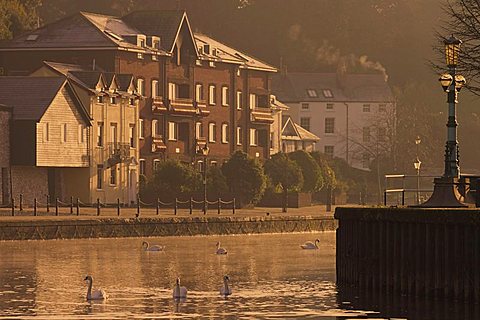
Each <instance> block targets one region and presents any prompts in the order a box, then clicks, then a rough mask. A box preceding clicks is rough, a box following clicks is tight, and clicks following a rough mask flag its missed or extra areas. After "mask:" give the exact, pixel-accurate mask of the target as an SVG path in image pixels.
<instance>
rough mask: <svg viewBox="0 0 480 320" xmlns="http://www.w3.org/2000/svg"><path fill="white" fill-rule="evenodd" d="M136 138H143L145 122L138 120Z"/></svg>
mask: <svg viewBox="0 0 480 320" xmlns="http://www.w3.org/2000/svg"><path fill="white" fill-rule="evenodd" d="M138 138H139V139H144V138H145V122H144V121H143V119H138Z"/></svg>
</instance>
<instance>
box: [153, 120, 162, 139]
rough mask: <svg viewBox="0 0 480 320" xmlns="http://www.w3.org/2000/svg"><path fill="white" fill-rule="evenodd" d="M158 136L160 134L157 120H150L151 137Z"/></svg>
mask: <svg viewBox="0 0 480 320" xmlns="http://www.w3.org/2000/svg"><path fill="white" fill-rule="evenodd" d="M160 136H161V134H160V126H159V125H158V120H157V119H153V120H152V137H154V138H158V137H160Z"/></svg>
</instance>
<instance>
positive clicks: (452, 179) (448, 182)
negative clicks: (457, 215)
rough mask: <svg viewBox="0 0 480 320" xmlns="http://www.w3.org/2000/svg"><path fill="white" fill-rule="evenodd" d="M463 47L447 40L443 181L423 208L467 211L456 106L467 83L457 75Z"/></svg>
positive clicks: (442, 80)
mask: <svg viewBox="0 0 480 320" xmlns="http://www.w3.org/2000/svg"><path fill="white" fill-rule="evenodd" d="M461 44H462V41H461V40H459V39H457V38H456V37H455V36H453V35H452V36H451V37H450V38H448V39H446V40H445V61H446V64H447V66H448V73H445V74H443V75H441V76H440V79H439V81H440V84H441V85H442V88H443V91H445V92H446V93H447V103H448V121H447V143H446V146H445V170H444V173H443V176H442V177H441V178H436V179H435V180H434V190H433V194H432V196H431V197H430V199H428V201H427V202H425V203H424V204H422V205H421V206H422V207H437V208H441V207H446V208H455V207H466V205H465V204H463V203H462V202H461V201H460V198H461V195H460V193H459V191H458V182H459V181H458V180H459V178H460V166H459V161H458V141H457V126H458V123H457V114H456V104H457V95H458V92H460V90H461V89H462V87H463V86H464V85H465V83H466V80H465V78H464V77H463V76H462V75H459V74H456V68H457V64H458V61H459V54H460V45H461Z"/></svg>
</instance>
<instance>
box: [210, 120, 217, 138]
mask: <svg viewBox="0 0 480 320" xmlns="http://www.w3.org/2000/svg"><path fill="white" fill-rule="evenodd" d="M216 141H217V124H216V123H215V122H209V123H208V142H210V143H215V142H216Z"/></svg>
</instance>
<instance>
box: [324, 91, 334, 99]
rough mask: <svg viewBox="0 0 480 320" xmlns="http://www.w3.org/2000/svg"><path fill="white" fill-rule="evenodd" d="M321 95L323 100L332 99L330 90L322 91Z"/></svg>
mask: <svg viewBox="0 0 480 320" xmlns="http://www.w3.org/2000/svg"><path fill="white" fill-rule="evenodd" d="M322 93H323V96H324V97H325V98H333V93H332V90H330V89H323V90H322Z"/></svg>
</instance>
